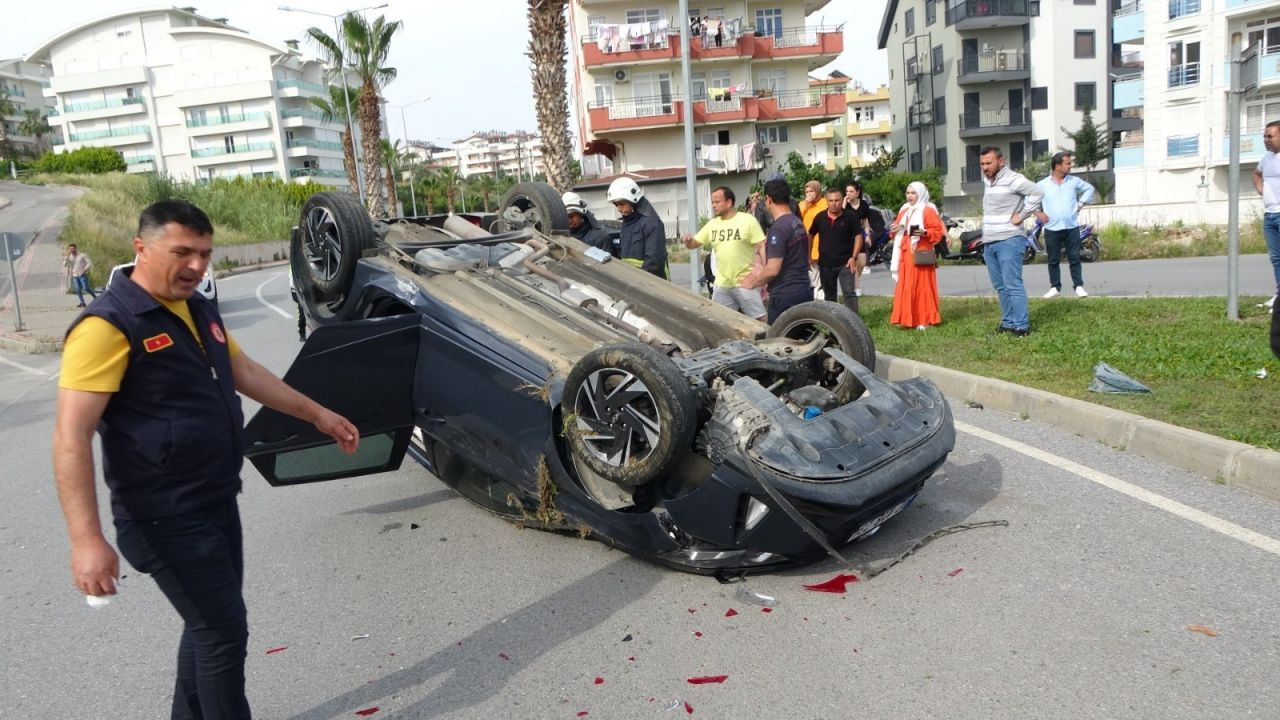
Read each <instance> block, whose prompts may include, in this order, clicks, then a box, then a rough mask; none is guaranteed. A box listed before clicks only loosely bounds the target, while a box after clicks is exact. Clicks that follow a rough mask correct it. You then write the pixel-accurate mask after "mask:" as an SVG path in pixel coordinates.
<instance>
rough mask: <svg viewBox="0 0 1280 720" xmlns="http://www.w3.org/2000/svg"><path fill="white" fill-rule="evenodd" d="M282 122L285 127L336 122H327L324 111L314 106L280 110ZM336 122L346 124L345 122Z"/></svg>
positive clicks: (321, 125) (314, 125) (318, 125)
mask: <svg viewBox="0 0 1280 720" xmlns="http://www.w3.org/2000/svg"><path fill="white" fill-rule="evenodd" d="M280 124H281V125H282V126H283V127H287V128H295V127H303V126H308V127H325V126H330V125H333V124H335V123H331V122H326V121H325V119H324V113H323V112H321V111H319V110H314V109H312V108H290V109H288V110H281V111H280ZM336 124H338V125H345V123H336Z"/></svg>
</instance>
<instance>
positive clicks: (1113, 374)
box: [1089, 362, 1151, 395]
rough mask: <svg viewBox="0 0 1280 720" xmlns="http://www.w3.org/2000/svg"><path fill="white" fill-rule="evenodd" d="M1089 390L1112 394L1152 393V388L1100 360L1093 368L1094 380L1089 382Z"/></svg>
mask: <svg viewBox="0 0 1280 720" xmlns="http://www.w3.org/2000/svg"><path fill="white" fill-rule="evenodd" d="M1089 392H1096V393H1107V394H1110V395H1150V394H1151V388H1149V387H1147V386H1146V385H1143V384H1142V383H1140V382H1138V381H1137V380H1134V379H1133V378H1131V377H1129V376H1128V375H1125V374H1124V373H1122V372H1120V371H1119V370H1117V369H1115V368H1113V367H1111V366H1110V365H1108V364H1106V363H1104V362H1100V363H1098V364H1097V365H1096V366H1094V368H1093V382H1091V383H1089Z"/></svg>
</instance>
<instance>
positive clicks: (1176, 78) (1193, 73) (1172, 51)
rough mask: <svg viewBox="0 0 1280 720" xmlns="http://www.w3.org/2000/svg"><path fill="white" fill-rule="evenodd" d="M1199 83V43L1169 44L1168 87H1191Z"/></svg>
mask: <svg viewBox="0 0 1280 720" xmlns="http://www.w3.org/2000/svg"><path fill="white" fill-rule="evenodd" d="M1199 83H1200V43H1199V41H1197V42H1182V41H1178V42H1175V43H1169V87H1171V88H1179V87H1191V86H1193V85H1198V84H1199Z"/></svg>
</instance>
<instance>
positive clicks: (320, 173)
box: [289, 168, 347, 178]
mask: <svg viewBox="0 0 1280 720" xmlns="http://www.w3.org/2000/svg"><path fill="white" fill-rule="evenodd" d="M346 176H347V173H346V171H345V170H323V169H321V168H294V169H293V170H290V171H289V177H295V178H296V177H331V178H344V177H346Z"/></svg>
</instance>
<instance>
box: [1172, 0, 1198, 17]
mask: <svg viewBox="0 0 1280 720" xmlns="http://www.w3.org/2000/svg"><path fill="white" fill-rule="evenodd" d="M1198 12H1200V0H1169V19H1170V20H1176V19H1178V18H1180V17H1186V16H1188V15H1195V14H1196V13H1198Z"/></svg>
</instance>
